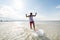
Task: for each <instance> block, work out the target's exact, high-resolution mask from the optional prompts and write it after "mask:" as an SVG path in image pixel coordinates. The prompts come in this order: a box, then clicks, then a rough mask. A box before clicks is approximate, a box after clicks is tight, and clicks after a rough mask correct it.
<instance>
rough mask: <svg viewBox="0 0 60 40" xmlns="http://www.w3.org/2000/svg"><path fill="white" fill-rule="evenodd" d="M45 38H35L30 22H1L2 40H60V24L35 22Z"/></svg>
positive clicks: (0, 38) (0, 35)
mask: <svg viewBox="0 0 60 40" xmlns="http://www.w3.org/2000/svg"><path fill="white" fill-rule="evenodd" d="M35 24H36V29H43V30H44V32H45V36H44V37H40V39H39V37H37V38H36V37H34V36H32V35H31V33H32V32H31V31H30V30H29V23H28V22H0V40H60V22H35ZM27 28H28V29H27Z"/></svg>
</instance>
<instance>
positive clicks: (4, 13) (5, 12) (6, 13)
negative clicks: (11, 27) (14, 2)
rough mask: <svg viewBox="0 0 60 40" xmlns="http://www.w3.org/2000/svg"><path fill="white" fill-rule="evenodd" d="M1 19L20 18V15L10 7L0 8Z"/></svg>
mask: <svg viewBox="0 0 60 40" xmlns="http://www.w3.org/2000/svg"><path fill="white" fill-rule="evenodd" d="M0 17H7V18H13V19H16V18H19V15H18V14H17V12H16V11H14V9H13V8H11V7H10V6H6V5H4V6H0Z"/></svg>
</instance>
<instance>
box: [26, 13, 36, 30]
mask: <svg viewBox="0 0 60 40" xmlns="http://www.w3.org/2000/svg"><path fill="white" fill-rule="evenodd" d="M36 15H37V13H35V15H33V14H32V13H30V15H28V16H27V14H26V17H29V21H30V28H31V29H32V25H33V28H34V30H35V23H34V20H33V17H35V16H36Z"/></svg>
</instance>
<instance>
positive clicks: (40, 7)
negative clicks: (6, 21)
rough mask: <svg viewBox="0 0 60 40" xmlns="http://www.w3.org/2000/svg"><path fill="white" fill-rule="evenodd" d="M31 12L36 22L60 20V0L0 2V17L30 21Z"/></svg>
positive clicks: (12, 0) (10, 0) (1, 0)
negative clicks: (27, 16)
mask: <svg viewBox="0 0 60 40" xmlns="http://www.w3.org/2000/svg"><path fill="white" fill-rule="evenodd" d="M30 12H32V13H33V14H35V13H36V12H37V15H36V17H34V19H35V20H60V0H0V17H7V18H12V19H16V20H28V19H29V18H26V15H25V14H27V15H29V14H30Z"/></svg>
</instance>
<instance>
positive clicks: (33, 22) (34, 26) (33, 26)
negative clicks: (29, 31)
mask: <svg viewBox="0 0 60 40" xmlns="http://www.w3.org/2000/svg"><path fill="white" fill-rule="evenodd" d="M33 27H34V30H35V23H34V22H33Z"/></svg>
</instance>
